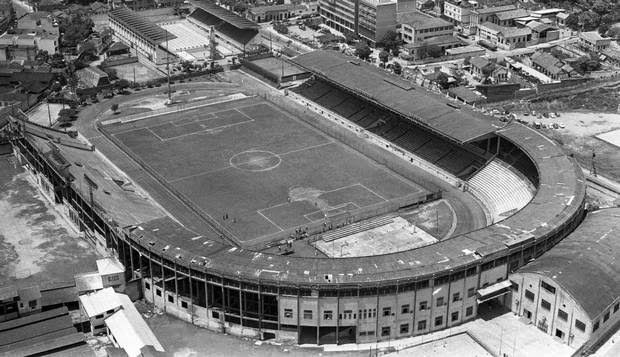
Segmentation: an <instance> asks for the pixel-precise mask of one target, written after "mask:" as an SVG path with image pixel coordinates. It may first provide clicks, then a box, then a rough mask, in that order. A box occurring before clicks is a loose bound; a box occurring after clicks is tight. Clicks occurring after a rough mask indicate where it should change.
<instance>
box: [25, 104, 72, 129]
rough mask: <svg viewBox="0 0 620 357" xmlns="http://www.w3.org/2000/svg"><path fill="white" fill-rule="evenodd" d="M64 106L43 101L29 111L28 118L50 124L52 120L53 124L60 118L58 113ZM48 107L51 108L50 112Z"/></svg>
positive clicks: (39, 122)
mask: <svg viewBox="0 0 620 357" xmlns="http://www.w3.org/2000/svg"><path fill="white" fill-rule="evenodd" d="M62 108H63V105H62V104H56V103H50V104H45V103H41V104H39V105H37V106H35V107H34V108H32V110H31V111H29V112H28V118H30V121H32V122H35V123H37V124H39V125H43V126H49V125H50V122H51V125H53V124H54V123H56V121H57V120H58V113H59V112H60V110H61V109H62ZM67 108H68V107H67ZM48 109H49V112H48Z"/></svg>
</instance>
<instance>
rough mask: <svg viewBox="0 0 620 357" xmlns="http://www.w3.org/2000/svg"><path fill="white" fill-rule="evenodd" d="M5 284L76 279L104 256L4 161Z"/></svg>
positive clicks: (0, 242)
mask: <svg viewBox="0 0 620 357" xmlns="http://www.w3.org/2000/svg"><path fill="white" fill-rule="evenodd" d="M0 222H2V224H0V286H2V285H6V284H17V285H22V284H30V283H39V282H45V283H50V282H66V281H72V280H73V276H74V275H75V274H77V273H83V272H88V271H94V270H96V269H97V267H96V265H95V261H96V259H98V258H99V256H98V255H97V254H96V253H95V251H94V249H93V248H92V247H91V246H90V245H89V244H88V243H87V242H86V241H84V240H83V239H82V238H81V237H80V236H79V235H78V233H77V232H75V231H74V230H73V229H72V228H71V227H70V226H69V225H68V223H67V222H66V221H65V220H64V219H63V218H62V217H61V216H60V215H59V214H58V212H56V210H55V209H54V208H53V207H51V206H50V204H49V202H48V201H47V200H46V199H45V197H43V196H42V194H41V193H40V192H39V191H38V190H37V188H36V187H35V186H34V183H32V182H31V181H30V179H29V176H28V174H27V173H26V172H24V170H23V169H22V168H21V167H19V166H14V165H13V161H12V160H11V161H9V160H7V158H0Z"/></svg>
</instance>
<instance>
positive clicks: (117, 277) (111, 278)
mask: <svg viewBox="0 0 620 357" xmlns="http://www.w3.org/2000/svg"><path fill="white" fill-rule="evenodd" d="M117 280H120V277H119V276H118V275H112V276H108V281H117Z"/></svg>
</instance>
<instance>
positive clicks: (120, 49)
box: [105, 42, 130, 57]
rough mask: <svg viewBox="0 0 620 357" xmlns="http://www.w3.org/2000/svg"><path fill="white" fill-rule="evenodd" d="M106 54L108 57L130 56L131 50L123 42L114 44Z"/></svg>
mask: <svg viewBox="0 0 620 357" xmlns="http://www.w3.org/2000/svg"><path fill="white" fill-rule="evenodd" d="M105 54H106V56H107V57H111V56H119V55H128V54H130V48H129V46H127V45H126V44H124V43H122V42H114V43H113V44H112V45H111V46H110V47H108V49H107V50H106V51H105Z"/></svg>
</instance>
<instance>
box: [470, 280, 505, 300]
mask: <svg viewBox="0 0 620 357" xmlns="http://www.w3.org/2000/svg"><path fill="white" fill-rule="evenodd" d="M511 286H512V281H510V280H504V281H501V282H499V283H496V284H493V285H491V286H487V287H486V288H482V289H480V290H478V291H477V292H476V296H477V297H478V300H477V301H478V304H480V303H483V302H485V301H488V300H491V299H494V298H496V297H498V296H502V295H504V294H508V292H509V291H510V287H511Z"/></svg>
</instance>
